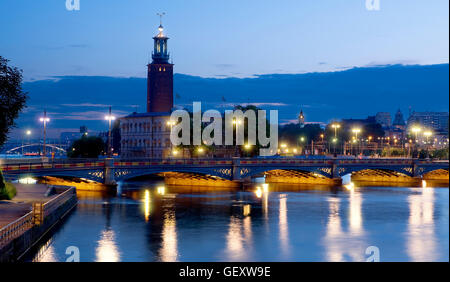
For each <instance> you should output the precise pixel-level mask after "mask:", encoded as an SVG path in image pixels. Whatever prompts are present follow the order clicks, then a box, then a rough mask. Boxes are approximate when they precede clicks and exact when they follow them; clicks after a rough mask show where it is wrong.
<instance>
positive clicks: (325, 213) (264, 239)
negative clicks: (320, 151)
mask: <svg viewBox="0 0 450 282" xmlns="http://www.w3.org/2000/svg"><path fill="white" fill-rule="evenodd" d="M158 187H160V184H158V183H149V182H135V183H127V184H124V185H122V186H120V187H119V192H118V195H117V196H115V195H108V194H104V193H95V192H82V191H79V192H78V196H79V204H78V207H77V209H76V210H75V211H74V213H72V214H71V215H70V216H69V218H68V219H67V221H66V222H65V223H64V224H63V225H62V226H61V227H60V228H59V230H58V231H57V232H56V233H55V234H53V235H52V237H51V238H49V241H47V243H46V244H45V245H43V246H41V249H40V250H37V251H36V254H35V255H32V256H31V257H30V258H29V260H33V261H64V260H65V259H66V255H65V250H66V248H67V247H68V246H77V247H78V248H79V249H80V258H81V260H82V261H365V259H366V256H365V250H366V248H367V247H369V246H377V247H378V248H379V249H380V254H381V260H382V261H436V260H438V261H448V241H449V238H448V223H449V218H448V189H446V188H401V187H359V186H358V184H356V186H354V187H351V189H346V188H341V187H327V186H311V185H309V186H298V185H297V186H293V185H271V186H270V189H269V192H262V193H261V195H257V193H255V192H254V191H255V190H254V189H253V190H250V191H236V190H234V189H233V190H229V191H227V190H221V191H217V190H215V188H214V187H208V188H205V189H199V188H187V187H184V188H182V187H166V189H165V190H164V193H163V192H162V189H158ZM438 227H439V228H438Z"/></svg>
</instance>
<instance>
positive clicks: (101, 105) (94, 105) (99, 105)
mask: <svg viewBox="0 0 450 282" xmlns="http://www.w3.org/2000/svg"><path fill="white" fill-rule="evenodd" d="M61 106H64V107H95V108H107V107H109V106H111V105H106V104H93V103H80V104H61Z"/></svg>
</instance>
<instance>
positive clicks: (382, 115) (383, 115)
mask: <svg viewBox="0 0 450 282" xmlns="http://www.w3.org/2000/svg"><path fill="white" fill-rule="evenodd" d="M375 120H376V122H378V123H379V124H380V125H381V127H383V129H385V128H389V127H391V114H390V113H388V112H379V113H377V114H376V115H375Z"/></svg>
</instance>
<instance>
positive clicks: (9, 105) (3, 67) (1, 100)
mask: <svg viewBox="0 0 450 282" xmlns="http://www.w3.org/2000/svg"><path fill="white" fill-rule="evenodd" d="M8 62H9V61H8V60H7V59H5V58H3V57H2V56H0V147H2V146H3V144H4V143H5V142H6V140H7V136H8V133H9V132H10V130H11V128H12V127H14V126H15V122H14V121H15V119H16V118H17V117H18V116H19V113H20V111H21V110H22V109H23V108H24V107H25V103H26V100H27V93H25V92H23V90H22V71H21V70H19V69H17V68H16V67H10V66H8Z"/></svg>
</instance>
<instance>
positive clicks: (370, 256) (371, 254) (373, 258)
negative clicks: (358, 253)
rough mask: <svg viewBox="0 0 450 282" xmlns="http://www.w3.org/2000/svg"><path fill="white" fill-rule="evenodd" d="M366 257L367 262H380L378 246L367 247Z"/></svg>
mask: <svg viewBox="0 0 450 282" xmlns="http://www.w3.org/2000/svg"><path fill="white" fill-rule="evenodd" d="M366 256H367V257H366V262H380V249H379V248H378V247H377V246H370V247H367V249H366Z"/></svg>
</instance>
